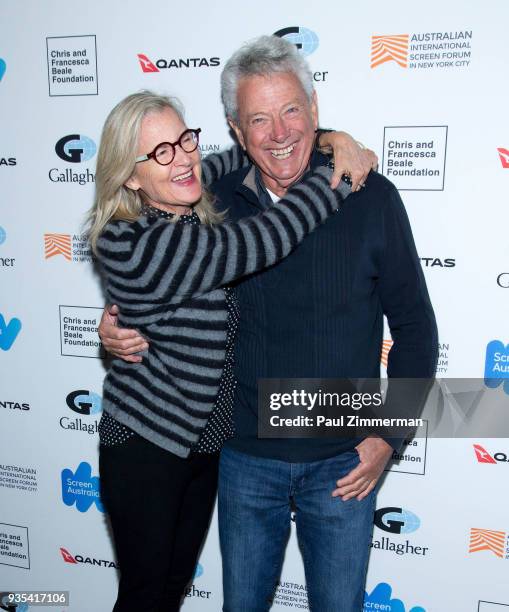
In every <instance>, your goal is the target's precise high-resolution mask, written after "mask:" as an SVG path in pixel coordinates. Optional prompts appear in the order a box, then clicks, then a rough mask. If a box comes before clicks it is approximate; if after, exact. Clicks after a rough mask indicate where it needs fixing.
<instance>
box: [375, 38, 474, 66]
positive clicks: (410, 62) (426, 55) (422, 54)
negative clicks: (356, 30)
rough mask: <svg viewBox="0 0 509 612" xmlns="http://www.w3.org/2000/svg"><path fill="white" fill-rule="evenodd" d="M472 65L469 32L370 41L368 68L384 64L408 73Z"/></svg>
mask: <svg viewBox="0 0 509 612" xmlns="http://www.w3.org/2000/svg"><path fill="white" fill-rule="evenodd" d="M471 61H472V30H458V31H454V32H419V33H413V34H384V35H379V34H376V35H373V36H372V37H371V68H373V69H374V68H378V67H379V66H381V65H382V64H386V63H387V62H390V63H395V64H397V65H398V66H399V67H400V68H403V69H408V70H430V69H432V70H440V69H444V68H466V67H468V66H469V65H470V62H471Z"/></svg>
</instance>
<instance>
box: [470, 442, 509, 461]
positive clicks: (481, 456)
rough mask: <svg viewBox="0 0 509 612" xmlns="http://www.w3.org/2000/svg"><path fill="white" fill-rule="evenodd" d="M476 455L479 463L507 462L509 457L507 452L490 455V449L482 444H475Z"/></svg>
mask: <svg viewBox="0 0 509 612" xmlns="http://www.w3.org/2000/svg"><path fill="white" fill-rule="evenodd" d="M474 451H475V456H476V457H477V461H478V462H479V463H507V462H509V457H508V456H507V454H506V453H493V455H490V453H488V451H487V450H486V449H485V448H484V447H483V446H481V445H480V444H474Z"/></svg>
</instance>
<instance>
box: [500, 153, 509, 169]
mask: <svg viewBox="0 0 509 612" xmlns="http://www.w3.org/2000/svg"><path fill="white" fill-rule="evenodd" d="M497 151H498V155H499V157H500V162H501V163H502V168H509V149H497Z"/></svg>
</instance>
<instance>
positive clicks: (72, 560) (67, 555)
mask: <svg viewBox="0 0 509 612" xmlns="http://www.w3.org/2000/svg"><path fill="white" fill-rule="evenodd" d="M60 553H61V555H62V557H63V558H64V561H65V562H66V563H78V562H77V561H76V559H75V558H74V557H73V556H72V555H71V553H70V552H69V551H68V550H66V549H65V548H60Z"/></svg>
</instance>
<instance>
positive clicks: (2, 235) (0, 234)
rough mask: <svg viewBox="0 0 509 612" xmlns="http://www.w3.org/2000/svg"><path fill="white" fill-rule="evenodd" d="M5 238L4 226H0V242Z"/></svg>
mask: <svg viewBox="0 0 509 612" xmlns="http://www.w3.org/2000/svg"><path fill="white" fill-rule="evenodd" d="M6 238H7V234H6V233H5V230H4V228H3V227H0V244H3V243H4V242H5V239H6Z"/></svg>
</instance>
